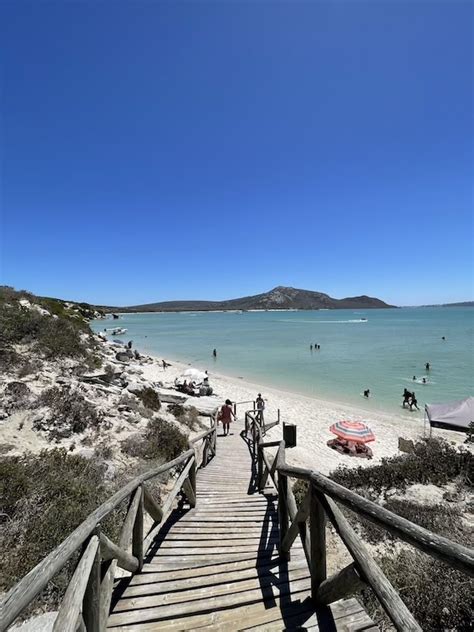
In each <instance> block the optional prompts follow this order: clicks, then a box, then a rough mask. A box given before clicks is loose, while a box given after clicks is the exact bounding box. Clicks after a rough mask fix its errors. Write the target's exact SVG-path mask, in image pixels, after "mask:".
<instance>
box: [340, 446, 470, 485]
mask: <svg viewBox="0 0 474 632" xmlns="http://www.w3.org/2000/svg"><path fill="white" fill-rule="evenodd" d="M414 448H415V451H414V453H413V454H403V455H400V456H393V457H387V458H384V459H382V463H381V464H380V465H372V466H370V467H361V466H359V467H357V468H347V467H339V468H337V469H336V470H335V471H334V472H332V473H331V474H330V478H332V480H333V481H335V482H336V483H339V484H340V485H344V487H348V488H349V489H361V488H365V489H367V490H373V492H374V493H376V494H380V492H382V491H384V490H386V489H390V488H395V489H400V490H403V489H405V488H406V487H407V485H411V484H413V483H422V484H427V483H432V484H434V485H445V484H446V483H448V482H449V481H451V480H453V479H454V478H456V477H457V476H459V475H461V474H462V473H463V471H464V470H463V458H464V459H465V460H469V457H468V456H465V457H463V458H461V455H460V453H459V452H458V450H457V449H456V448H454V447H452V446H451V445H449V443H447V442H446V441H444V440H443V439H424V440H421V441H418V442H416V443H415V446H414ZM467 466H468V464H466V465H465V467H467Z"/></svg>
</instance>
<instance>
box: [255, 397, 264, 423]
mask: <svg viewBox="0 0 474 632" xmlns="http://www.w3.org/2000/svg"><path fill="white" fill-rule="evenodd" d="M255 405H256V408H257V421H258V422H259V423H260V424H261V425H263V424H264V423H265V420H264V418H263V411H264V410H265V402H264V400H263V397H262V394H261V393H259V394H258V397H257V399H256V400H255Z"/></svg>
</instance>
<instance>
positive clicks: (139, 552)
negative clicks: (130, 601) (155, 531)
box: [132, 485, 143, 571]
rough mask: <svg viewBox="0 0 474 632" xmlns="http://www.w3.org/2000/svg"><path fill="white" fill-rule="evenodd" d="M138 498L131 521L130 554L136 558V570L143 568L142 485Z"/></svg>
mask: <svg viewBox="0 0 474 632" xmlns="http://www.w3.org/2000/svg"><path fill="white" fill-rule="evenodd" d="M138 490H139V491H138V492H137V493H139V494H140V500H139V502H138V509H137V515H136V517H135V522H134V523H133V533H132V555H133V556H134V557H136V558H137V560H138V570H139V571H141V570H142V568H143V485H140V487H139V488H138Z"/></svg>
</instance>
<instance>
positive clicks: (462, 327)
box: [92, 307, 474, 411]
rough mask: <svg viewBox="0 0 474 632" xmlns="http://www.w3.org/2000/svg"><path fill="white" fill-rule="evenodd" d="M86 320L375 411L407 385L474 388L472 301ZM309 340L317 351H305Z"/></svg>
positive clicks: (223, 369)
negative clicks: (427, 305)
mask: <svg viewBox="0 0 474 632" xmlns="http://www.w3.org/2000/svg"><path fill="white" fill-rule="evenodd" d="M365 318H366V319H367V321H364V320H362V319H365ZM92 326H93V328H94V329H95V330H96V331H99V330H101V329H104V327H106V326H107V327H113V326H121V327H126V328H127V329H128V331H127V333H126V334H125V335H124V337H123V339H124V340H125V341H128V340H133V342H134V347H136V348H137V349H139V350H142V351H143V352H148V353H150V354H153V355H157V356H158V357H160V358H162V357H164V358H166V359H167V360H172V359H173V358H174V359H176V360H181V361H184V362H187V363H191V364H192V365H193V366H196V367H198V368H201V369H208V370H209V373H210V374H211V375H212V371H215V372H218V373H224V374H227V375H231V376H235V377H243V378H244V379H246V380H249V381H258V382H259V383H263V384H268V385H269V386H274V387H277V388H283V389H285V390H288V391H295V392H300V393H304V394H306V395H311V396H315V397H319V398H322V399H328V400H335V401H343V402H347V403H350V404H357V405H359V406H360V405H363V406H364V407H370V408H372V407H373V408H376V409H380V410H388V411H394V410H400V409H401V407H400V403H401V393H402V392H403V389H404V388H405V387H406V388H408V389H409V390H415V391H416V395H417V399H418V405H419V406H420V408H421V407H422V405H424V404H425V403H426V402H429V403H434V402H442V401H449V400H453V399H461V398H464V397H467V396H468V395H472V394H473V391H474V388H473V381H474V380H473V378H474V308H472V307H466V308H463V307H451V308H446V307H445V308H442V307H435V308H402V309H380V310H366V311H354V310H337V311H335V310H331V311H314V312H244V313H199V312H197V313H196V312H193V313H178V314H177V313H173V314H156V313H155V314H124V315H122V316H121V318H120V320H118V321H117V320H115V321H112V320H107V321H103V320H102V321H95V322H94V323H93V324H92ZM442 336H445V337H446V340H445V341H443V340H442V339H441V338H442ZM311 343H312V344H315V343H317V344H319V345H321V350H320V351H313V352H311V351H310V344H311ZM214 348H216V349H217V359H215V360H214V358H213V357H212V350H213V349H214ZM426 362H429V363H430V364H431V370H430V371H429V372H427V371H426V370H425V363H426ZM413 375H415V376H417V378H418V379H419V380H420V381H421V378H422V377H423V376H428V384H426V385H424V384H420V383H417V382H415V383H413V381H412V377H413ZM367 388H369V389H370V391H371V393H372V396H371V398H370V399H369V400H366V399H365V398H364V397H363V395H362V393H363V391H364V390H365V389H367Z"/></svg>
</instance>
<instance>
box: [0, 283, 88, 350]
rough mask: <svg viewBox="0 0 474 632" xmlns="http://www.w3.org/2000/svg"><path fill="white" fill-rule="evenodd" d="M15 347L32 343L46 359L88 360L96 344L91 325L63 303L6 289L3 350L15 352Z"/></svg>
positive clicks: (1, 315) (0, 334)
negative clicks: (25, 302)
mask: <svg viewBox="0 0 474 632" xmlns="http://www.w3.org/2000/svg"><path fill="white" fill-rule="evenodd" d="M21 299H27V300H28V301H29V302H30V304H31V307H26V306H23V305H21V304H20V300H21ZM42 310H47V312H48V313H42ZM15 344H29V345H31V346H32V348H33V350H35V351H37V352H38V353H40V354H41V355H42V356H43V357H45V358H65V357H68V358H87V357H88V356H89V355H90V354H92V353H93V351H94V349H95V344H96V343H95V342H94V340H93V336H92V332H91V330H90V328H89V326H88V324H87V323H86V322H85V321H84V320H83V319H82V318H80V317H79V318H78V317H77V314H75V313H74V312H72V311H71V310H68V309H67V308H66V307H65V306H64V304H63V303H62V302H61V301H56V300H54V299H39V298H36V297H34V296H33V295H31V294H28V293H26V292H15V291H14V290H12V289H11V288H5V287H2V288H0V348H2V349H11V347H12V345H15Z"/></svg>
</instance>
